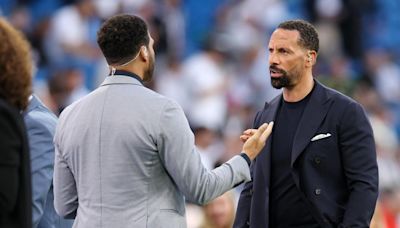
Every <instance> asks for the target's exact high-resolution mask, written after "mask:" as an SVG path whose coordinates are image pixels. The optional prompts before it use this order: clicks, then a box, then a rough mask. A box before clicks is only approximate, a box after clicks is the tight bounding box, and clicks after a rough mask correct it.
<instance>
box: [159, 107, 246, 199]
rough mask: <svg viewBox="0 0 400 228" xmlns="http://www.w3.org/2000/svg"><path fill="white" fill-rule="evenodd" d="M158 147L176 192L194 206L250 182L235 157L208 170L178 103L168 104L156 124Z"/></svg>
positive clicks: (244, 168)
mask: <svg viewBox="0 0 400 228" xmlns="http://www.w3.org/2000/svg"><path fill="white" fill-rule="evenodd" d="M157 147H158V151H159V153H160V158H161V160H162V162H163V164H164V166H165V168H166V170H167V171H168V173H169V175H170V176H171V177H172V179H173V180H174V182H175V183H176V185H177V186H178V188H179V190H180V191H181V192H182V193H183V194H184V195H185V196H186V198H187V199H188V200H189V201H191V202H193V203H197V204H205V203H207V202H209V201H210V200H212V199H214V198H216V197H218V196H219V195H221V194H223V193H224V192H226V191H227V190H229V189H231V188H233V187H234V186H236V185H238V184H240V183H242V182H244V181H249V180H250V170H249V166H248V164H247V162H246V161H245V160H244V159H243V158H242V157H241V156H238V155H236V156H234V157H233V158H232V159H230V160H229V161H228V162H226V163H224V164H223V165H221V166H220V167H218V168H216V169H214V170H211V171H208V170H207V169H206V168H205V167H204V166H203V164H202V163H201V159H200V155H199V153H198V152H197V151H196V149H195V146H194V136H193V133H192V131H191V130H190V128H189V124H188V121H187V120H186V117H185V115H184V113H183V111H182V109H181V108H180V106H179V105H178V104H176V103H175V102H172V101H168V102H167V103H166V105H165V106H164V108H163V112H162V114H161V117H160V121H159V133H158V137H157Z"/></svg>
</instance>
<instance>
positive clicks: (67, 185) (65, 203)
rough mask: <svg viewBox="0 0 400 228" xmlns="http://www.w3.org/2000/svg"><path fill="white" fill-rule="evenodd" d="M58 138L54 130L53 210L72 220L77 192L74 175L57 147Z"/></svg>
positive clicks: (74, 215) (76, 207)
mask: <svg viewBox="0 0 400 228" xmlns="http://www.w3.org/2000/svg"><path fill="white" fill-rule="evenodd" d="M59 138H60V137H59V132H58V131H57V130H56V133H55V136H54V146H55V155H54V156H55V158H54V175H53V187H54V189H53V191H54V208H55V210H56V212H57V214H58V215H60V216H61V217H63V218H66V219H74V218H75V217H76V212H77V210H78V192H77V189H76V183H75V179H74V175H73V173H72V171H71V170H70V168H69V166H68V163H67V161H66V160H65V159H64V157H63V153H62V148H60V147H59V140H60V139H59ZM60 180H62V181H60Z"/></svg>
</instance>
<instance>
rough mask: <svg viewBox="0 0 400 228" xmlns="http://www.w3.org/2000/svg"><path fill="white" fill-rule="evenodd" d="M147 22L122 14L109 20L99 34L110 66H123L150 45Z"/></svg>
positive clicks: (99, 42)
mask: <svg viewBox="0 0 400 228" xmlns="http://www.w3.org/2000/svg"><path fill="white" fill-rule="evenodd" d="M149 40H150V38H149V35H148V29H147V25H146V22H144V20H143V19H141V18H140V17H138V16H134V15H128V14H121V15H116V16H113V17H111V18H109V19H108V20H107V21H105V22H104V23H103V25H102V26H101V28H100V29H99V31H98V32H97V44H98V45H99V47H100V49H101V51H102V52H103V55H104V57H105V58H106V60H107V62H108V64H123V63H126V62H128V61H129V60H131V59H132V58H134V57H135V56H136V54H137V53H138V52H139V49H140V47H141V46H143V45H146V46H148V44H149Z"/></svg>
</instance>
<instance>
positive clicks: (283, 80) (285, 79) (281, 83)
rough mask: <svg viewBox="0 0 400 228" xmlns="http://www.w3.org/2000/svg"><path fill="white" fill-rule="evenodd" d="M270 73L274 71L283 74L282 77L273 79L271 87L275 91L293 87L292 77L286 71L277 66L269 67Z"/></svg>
mask: <svg viewBox="0 0 400 228" xmlns="http://www.w3.org/2000/svg"><path fill="white" fill-rule="evenodd" d="M269 69H270V71H271V70H274V71H276V72H279V73H281V74H282V76H280V77H277V78H275V77H271V85H272V87H274V88H275V89H281V88H283V87H290V86H291V85H292V80H291V77H290V76H289V75H288V73H287V72H286V71H285V70H282V69H279V68H277V67H276V66H274V65H272V66H270V67H269Z"/></svg>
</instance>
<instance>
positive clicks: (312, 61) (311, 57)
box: [306, 51, 317, 67]
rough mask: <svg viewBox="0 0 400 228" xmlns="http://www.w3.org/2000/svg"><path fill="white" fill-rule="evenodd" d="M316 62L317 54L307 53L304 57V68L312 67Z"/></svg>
mask: <svg viewBox="0 0 400 228" xmlns="http://www.w3.org/2000/svg"><path fill="white" fill-rule="evenodd" d="M316 60H317V52H316V51H308V52H307V57H306V66H310V67H312V66H314V64H315V62H316Z"/></svg>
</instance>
